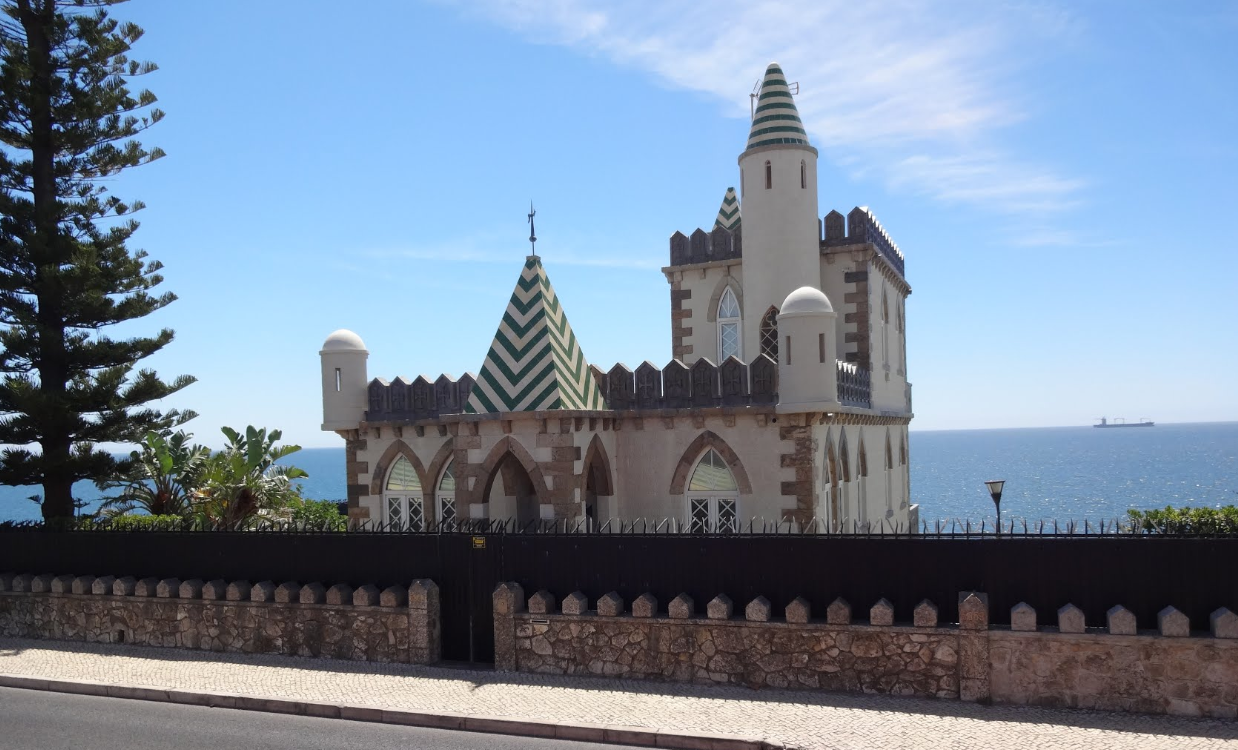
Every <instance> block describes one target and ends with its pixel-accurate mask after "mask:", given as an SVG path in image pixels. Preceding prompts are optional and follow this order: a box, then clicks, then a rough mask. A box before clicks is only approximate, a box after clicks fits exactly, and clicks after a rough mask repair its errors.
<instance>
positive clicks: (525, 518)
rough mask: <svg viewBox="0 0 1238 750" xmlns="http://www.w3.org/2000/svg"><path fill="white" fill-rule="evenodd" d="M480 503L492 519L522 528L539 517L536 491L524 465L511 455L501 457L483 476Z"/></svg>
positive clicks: (539, 509) (539, 508) (506, 454)
mask: <svg viewBox="0 0 1238 750" xmlns="http://www.w3.org/2000/svg"><path fill="white" fill-rule="evenodd" d="M482 502H483V503H485V504H486V505H487V508H488V515H489V517H490V518H494V519H502V520H506V519H515V521H516V523H517V525H520V526H524V525H526V524H529V523H531V522H533V521H536V520H538V519H540V518H541V503H540V502H539V500H538V497H537V488H536V486H535V485H534V483H533V478H532V477H530V476H529V472H528V470H526V469H525V468H524V464H522V463H521V462H520V459H518V458H516V456H515V455H513V454H512V453H510V452H508V453H505V454H503V457H502V458H500V459H499V461H498V463H496V464H495V465H494V468H492V469H491V470H490V473H489V475H488V476H487V477H486V483H485V485H483V488H482Z"/></svg>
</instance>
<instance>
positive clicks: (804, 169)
mask: <svg viewBox="0 0 1238 750" xmlns="http://www.w3.org/2000/svg"><path fill="white" fill-rule="evenodd" d="M800 189H801V190H807V189H808V165H807V164H806V163H805V162H804V160H803V159H800Z"/></svg>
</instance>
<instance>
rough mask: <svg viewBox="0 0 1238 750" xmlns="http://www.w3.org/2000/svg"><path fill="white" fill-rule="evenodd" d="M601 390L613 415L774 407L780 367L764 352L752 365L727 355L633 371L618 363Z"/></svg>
mask: <svg viewBox="0 0 1238 750" xmlns="http://www.w3.org/2000/svg"><path fill="white" fill-rule="evenodd" d="M602 386H603V389H604V390H603V393H604V395H605V397H606V405H607V408H609V409H613V410H615V411H630V410H640V409H682V408H687V407H696V408H703V407H711V406H748V405H751V404H773V403H775V402H777V400H778V363H777V362H775V361H774V360H772V359H770V358H769V357H768V356H766V355H764V354H762V355H761V356H759V357H757V358H756V359H755V360H753V361H752V363H751V364H745V363H743V362H741V361H739V360H738V359H736V358H735V357H729V358H727V360H726V361H725V362H723V363H722V364H721V365H715V364H714V363H713V362H711V361H709V359H708V358H705V357H702V358H701V359H698V360H697V361H696V362H695V363H694V364H693V365H692V366H691V367H689V366H687V365H685V364H684V363H683V362H681V361H679V360H677V359H675V360H671V361H670V362H669V363H668V364H667V365H666V366H665V367H663V368H661V369H658V367H657V366H656V365H654V364H653V363H651V362H645V363H643V364H641V366H640V367H637V368H636V371H635V372H633V371H632V370H630V369H628V367H627V365H623V364H617V365H615V366H614V367H612V368H610V371H609V372H607V373H605V374H604V379H603V381H602Z"/></svg>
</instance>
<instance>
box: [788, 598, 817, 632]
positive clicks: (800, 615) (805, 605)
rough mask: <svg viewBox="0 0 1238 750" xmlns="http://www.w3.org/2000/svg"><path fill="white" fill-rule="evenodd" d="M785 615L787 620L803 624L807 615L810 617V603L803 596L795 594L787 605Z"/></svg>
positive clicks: (806, 619) (806, 620)
mask: <svg viewBox="0 0 1238 750" xmlns="http://www.w3.org/2000/svg"><path fill="white" fill-rule="evenodd" d="M786 616H787V622H794V623H797V624H799V625H803V624H805V623H807V622H808V618H809V617H812V604H810V603H809V602H808V600H807V599H805V598H804V597H802V596H797V597H795V598H794V599H792V600H791V603H790V604H788V605H787V609H786Z"/></svg>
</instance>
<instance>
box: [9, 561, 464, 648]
mask: <svg viewBox="0 0 1238 750" xmlns="http://www.w3.org/2000/svg"><path fill="white" fill-rule="evenodd" d="M0 635H4V636H8V637H20V638H50V639H57V640H75V641H86V642H93V643H133V644H138V645H144V646H161V647H166V648H191V649H200V650H204V651H229V652H243V653H261V654H285V655H289V656H314V657H325V658H333V659H353V660H359V661H378V662H406V663H414V664H427V663H433V662H436V661H438V660H439V654H440V642H441V641H440V632H439V595H438V587H437V586H435V584H434V583H433V582H432V581H414V582H413V584H412V585H411V586H410V587H409V588H407V589H405V588H403V587H395V586H393V587H391V588H388V589H385V590H383V591H379V590H378V589H377V588H376V587H374V586H362V587H360V588H357V589H355V590H354V589H352V588H351V587H349V586H347V585H346V584H336V585H334V586H330V587H324V586H323V585H322V584H320V583H310V584H306V585H304V586H302V585H300V584H297V583H294V582H286V583H282V584H279V585H278V586H277V585H275V584H274V583H272V582H270V581H262V582H259V583H255V584H250V583H249V582H248V581H232V582H228V583H225V582H224V581H210V582H206V583H204V582H202V581H197V580H191V581H179V580H177V579H164V580H157V579H153V578H149V579H143V580H135V579H133V578H113V577H111V576H104V577H96V576H72V575H63V576H51V575H40V576H35V575H31V574H25V575H14V574H11V573H8V574H3V575H0Z"/></svg>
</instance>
